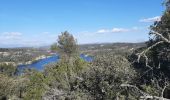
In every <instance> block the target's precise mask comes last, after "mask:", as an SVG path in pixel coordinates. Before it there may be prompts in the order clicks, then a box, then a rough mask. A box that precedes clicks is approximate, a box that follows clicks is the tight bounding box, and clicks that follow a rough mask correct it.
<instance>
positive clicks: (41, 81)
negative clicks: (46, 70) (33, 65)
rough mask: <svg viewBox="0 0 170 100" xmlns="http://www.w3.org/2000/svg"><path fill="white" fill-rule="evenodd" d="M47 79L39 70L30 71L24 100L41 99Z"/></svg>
mask: <svg viewBox="0 0 170 100" xmlns="http://www.w3.org/2000/svg"><path fill="white" fill-rule="evenodd" d="M46 82H47V80H46V79H45V76H44V75H43V74H42V73H41V72H34V71H33V72H32V73H31V75H30V76H29V83H28V86H27V89H26V93H25V96H24V99H25V100H41V99H42V95H43V94H44V92H45V90H46V89H47V85H46Z"/></svg>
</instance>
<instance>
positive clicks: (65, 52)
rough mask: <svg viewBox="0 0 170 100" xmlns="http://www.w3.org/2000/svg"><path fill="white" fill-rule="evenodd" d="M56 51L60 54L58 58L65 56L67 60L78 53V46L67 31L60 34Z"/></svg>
mask: <svg viewBox="0 0 170 100" xmlns="http://www.w3.org/2000/svg"><path fill="white" fill-rule="evenodd" d="M53 47H54V46H53ZM57 49H58V52H59V53H60V56H65V57H68V58H70V57H71V56H75V55H76V54H77V52H78V46H77V42H76V40H75V39H74V37H73V35H71V34H70V33H69V32H67V31H65V32H62V33H61V35H60V36H59V37H58V41H57Z"/></svg>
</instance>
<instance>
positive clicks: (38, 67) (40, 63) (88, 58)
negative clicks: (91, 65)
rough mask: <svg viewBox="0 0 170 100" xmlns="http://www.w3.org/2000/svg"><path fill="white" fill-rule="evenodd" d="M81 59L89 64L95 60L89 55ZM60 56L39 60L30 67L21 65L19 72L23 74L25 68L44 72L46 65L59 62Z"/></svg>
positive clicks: (82, 55) (29, 65)
mask: <svg viewBox="0 0 170 100" xmlns="http://www.w3.org/2000/svg"><path fill="white" fill-rule="evenodd" d="M80 57H81V58H82V59H84V60H85V61H87V62H91V61H92V60H93V57H91V56H87V55H84V54H81V55H80ZM59 58H60V57H59V56H58V55H53V56H51V57H48V58H44V59H41V60H38V61H36V62H34V63H32V64H28V65H19V66H18V71H19V72H22V71H23V70H24V69H25V68H26V69H27V68H28V69H36V70H38V71H42V70H43V69H44V67H45V65H47V64H50V63H54V62H57V61H58V60H59Z"/></svg>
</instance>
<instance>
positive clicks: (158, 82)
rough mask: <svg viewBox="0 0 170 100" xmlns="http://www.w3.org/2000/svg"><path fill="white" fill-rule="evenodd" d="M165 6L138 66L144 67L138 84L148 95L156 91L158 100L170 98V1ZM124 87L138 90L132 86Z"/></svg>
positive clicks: (153, 27)
mask: <svg viewBox="0 0 170 100" xmlns="http://www.w3.org/2000/svg"><path fill="white" fill-rule="evenodd" d="M165 6H166V10H165V12H164V13H163V15H162V16H161V18H160V20H159V21H155V22H154V24H153V25H151V27H150V32H149V35H150V40H149V41H148V42H147V43H146V44H147V46H146V48H143V49H142V52H141V53H139V54H138V66H140V67H141V66H142V68H141V69H140V71H139V72H140V82H141V83H139V82H138V83H139V84H138V85H140V86H141V85H144V87H145V89H144V88H143V90H146V91H147V93H148V91H151V90H154V92H157V93H156V94H157V97H158V98H163V97H166V98H170V95H169V93H168V92H166V90H169V89H168V88H170V86H169V85H170V81H169V80H170V73H169V71H170V9H169V7H170V0H166V2H165ZM123 86H126V87H133V88H136V86H132V85H123ZM148 88H150V89H148ZM136 89H137V88H136ZM146 91H145V92H146ZM154 92H150V93H149V94H150V95H149V96H150V97H154V96H153V95H155V94H154ZM144 97H146V95H145V96H144ZM145 99H146V98H145Z"/></svg>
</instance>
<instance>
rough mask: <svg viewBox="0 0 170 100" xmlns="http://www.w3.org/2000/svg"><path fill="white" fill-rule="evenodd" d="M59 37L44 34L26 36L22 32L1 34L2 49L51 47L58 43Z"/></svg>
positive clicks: (47, 33)
mask: <svg viewBox="0 0 170 100" xmlns="http://www.w3.org/2000/svg"><path fill="white" fill-rule="evenodd" d="M56 38H57V35H56V34H51V33H49V32H42V33H39V34H35V35H26V34H22V33H20V32H3V33H0V41H1V42H0V47H32V46H44V45H51V44H52V43H53V42H55V41H56Z"/></svg>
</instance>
